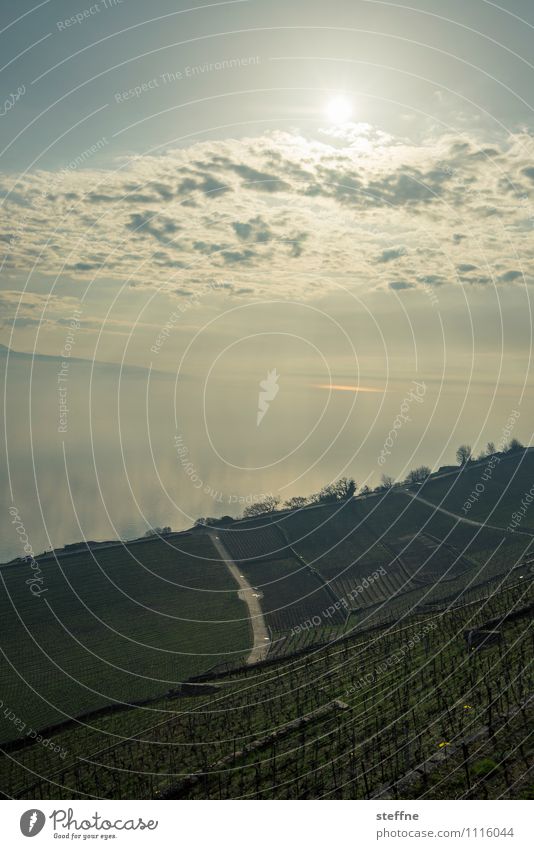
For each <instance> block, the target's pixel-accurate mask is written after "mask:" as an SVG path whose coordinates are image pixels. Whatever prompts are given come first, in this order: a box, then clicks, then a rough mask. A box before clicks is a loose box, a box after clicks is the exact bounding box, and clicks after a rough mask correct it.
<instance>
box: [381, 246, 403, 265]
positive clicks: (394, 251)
mask: <svg viewBox="0 0 534 849" xmlns="http://www.w3.org/2000/svg"><path fill="white" fill-rule="evenodd" d="M405 253H406V248H405V247H403V246H400V247H398V248H388V250H385V251H382V253H381V254H380V255H379V256H378V257H377V260H376V261H377V262H391V260H393V259H398V258H399V257H400V256H404V255H405Z"/></svg>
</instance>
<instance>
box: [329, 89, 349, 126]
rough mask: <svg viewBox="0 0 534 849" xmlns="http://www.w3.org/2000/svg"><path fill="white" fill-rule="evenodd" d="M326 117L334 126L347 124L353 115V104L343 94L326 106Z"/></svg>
mask: <svg viewBox="0 0 534 849" xmlns="http://www.w3.org/2000/svg"><path fill="white" fill-rule="evenodd" d="M325 115H326V117H327V118H328V120H329V121H330V122H331V123H332V124H345V123H346V122H347V121H349V120H350V117H351V115H352V104H351V103H350V101H349V100H348V99H347V98H346V97H344V96H343V95H342V94H338V95H337V96H336V97H333V98H332V100H330V101H329V102H328V103H327V104H326V107H325Z"/></svg>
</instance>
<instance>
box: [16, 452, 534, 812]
mask: <svg viewBox="0 0 534 849" xmlns="http://www.w3.org/2000/svg"><path fill="white" fill-rule="evenodd" d="M480 469H481V467H480V465H475V464H474V465H473V466H472V467H468V468H466V469H465V470H464V471H462V472H461V473H460V474H456V473H455V474H454V475H447V476H444V477H441V478H440V477H434V478H431V479H430V480H429V481H427V483H425V485H424V486H420V487H396V488H393V489H390V490H388V491H387V492H381V493H376V494H373V495H368V496H366V497H357V498H354V499H351V500H348V501H342V502H337V503H332V504H323V505H319V506H311V507H305V508H303V509H300V510H297V511H281V512H279V513H273V514H269V515H264V516H260V517H257V518H256V519H254V520H250V521H246V520H242V521H235V522H231V523H228V522H226V523H223V524H221V525H220V527H219V528H217V529H216V530H215V533H216V535H217V542H218V544H220V545H221V546H222V550H223V551H226V552H227V554H228V558H229V559H231V560H233V561H234V562H235V564H236V565H237V567H238V569H239V572H240V575H241V577H243V579H244V580H247V581H248V583H249V585H250V588H251V591H253V592H254V593H255V596H256V597H257V598H258V599H259V603H260V606H261V610H262V613H263V616H264V618H265V622H266V624H267V627H268V628H269V633H270V635H271V644H270V651H269V654H268V657H267V660H266V661H263V662H261V663H258V664H256V665H253V666H248V667H247V666H245V664H244V659H245V657H246V656H247V654H248V650H249V648H250V645H251V635H250V628H249V623H248V619H247V607H246V606H245V604H244V603H243V602H242V601H241V600H240V599H239V597H238V594H237V585H236V583H235V582H234V580H233V578H232V577H231V574H230V571H229V570H228V569H227V568H226V566H225V564H224V563H223V562H221V561H220V560H217V557H218V555H217V552H216V551H215V549H214V547H213V544H212V541H211V540H210V536H209V533H213V532H209V531H206V530H204V529H203V528H197V529H195V531H193V532H191V533H189V534H181V535H171V536H170V537H168V538H164V539H154V540H149V541H148V542H146V541H145V542H141V541H140V542H137V543H131V544H129V545H125V546H123V547H120V546H119V547H109V548H101V549H97V550H93V551H92V552H88V551H80V552H74V553H71V554H69V555H68V556H63V557H59V558H58V559H57V561H56V560H54V559H47V560H46V561H42V564H41V565H42V569H43V574H44V575H45V578H46V585H47V587H48V594H47V595H46V596H45V597H43V598H41V599H36V598H34V597H32V595H31V594H30V593H29V592H28V589H27V587H26V585H25V583H24V579H25V571H24V570H25V569H27V567H25V566H24V565H23V564H20V563H19V564H12V565H9V566H4V567H2V569H1V570H0V574H1V575H2V578H3V582H2V583H3V589H4V595H3V600H2V605H1V613H2V617H3V621H4V622H5V623H6V627H5V629H4V635H5V636H4V639H3V644H2V648H3V650H4V653H5V656H6V662H4V664H3V675H4V682H5V684H4V690H3V692H4V693H5V696H4V697H3V702H4V708H6V707H7V708H9V710H11V711H12V712H13V713H14V714H15V717H16V718H19V719H20V720H21V721H23V722H24V726H25V729H27V728H29V727H31V728H33V729H36V730H41V729H44V728H49V729H50V731H49V732H47V733H48V737H50V738H51V740H52V741H53V744H54V745H55V746H56V747H57V751H60V752H66V753H67V754H66V755H65V756H63V755H61V762H60V761H59V760H58V757H59V756H58V754H57V753H55V752H53V751H49V749H48V748H47V747H43V745H39V744H33V745H32V744H31V741H28V738H27V733H28V732H27V730H26V732H25V733H24V730H22V731H21V728H20V723H17V721H16V719H13V718H9V717H8V715H7V714H8V713H9V711H5V710H4V714H3V715H2V723H3V725H2V733H3V739H4V740H5V741H10V742H9V745H8V748H9V757H7V758H4V759H3V760H2V762H1V765H0V775H2V780H3V785H2V786H4V787H7V788H8V790H9V792H10V793H16V794H18V795H23V796H24V797H25V798H31V797H32V794H33V795H34V796H35V798H42V797H46V796H49V797H52V798H62V796H64V797H65V798H70V797H72V796H74V797H76V796H77V795H78V796H79V797H80V798H83V797H84V795H85V794H91V795H97V796H103V797H110V798H113V797H122V798H135V797H137V796H139V797H143V796H152V795H157V796H161V795H167V796H171V797H179V798H236V797H241V796H247V797H257V798H265V797H269V798H295V797H297V798H308V797H309V798H316V797H323V796H324V797H325V798H353V797H357V798H368V797H371V796H377V795H381V796H386V797H393V798H396V797H400V798H411V797H413V798H419V797H425V796H430V797H431V798H439V797H441V796H442V797H444V798H445V797H448V798H453V797H454V798H456V797H462V798H464V797H469V795H473V796H474V797H477V798H479V797H483V796H484V794H486V795H489V796H490V797H493V796H497V795H499V794H502V793H503V792H505V793H507V794H508V795H510V796H511V797H512V798H517V797H520V796H522V795H525V794H526V795H532V787H531V785H529V783H528V781H527V779H526V777H525V771H526V769H527V763H528V764H530V759H531V754H532V752H531V746H530V744H528V742H527V740H526V736H525V728H526V725H527V724H528V722H529V721H530V719H531V710H532V701H531V697H532V694H533V687H532V684H533V682H532V676H531V666H530V663H529V658H530V657H531V653H532V637H531V631H530V628H531V624H532V610H533V597H532V582H533V575H534V553H533V551H532V549H533V539H534V537H533V535H531V533H530V532H529V530H528V527H529V526H528V524H527V517H528V513H527V517H525V522H524V525H522V527H521V530H520V531H518V530H515V531H513V530H510V529H507V528H506V526H505V524H504V520H505V519H506V517H507V516H509V515H511V514H512V513H513V512H514V511H516V510H517V505H518V503H520V501H521V498H522V497H523V492H524V488H525V486H526V484H527V483H528V479H529V476H530V479H534V458H533V457H532V453H531V452H525V453H522V454H521V455H520V456H519V457H515V458H510V459H507V460H506V461H503V462H502V463H499V464H497V465H496V467H495V470H494V481H493V482H494V486H493V488H490V487H489V486H488V490H487V492H485V495H486V496H487V497H486V500H485V501H483V499H482V498H481V499H480V500H479V503H477V507H476V511H478V513H476V512H475V508H473V511H472V512H471V513H470V516H469V519H467V518H466V517H464V516H463V515H462V511H461V506H462V504H463V503H464V501H465V498H466V492H468V491H471V489H472V488H473V485H476V479H477V476H480ZM507 475H508V477H507ZM529 487H530V484H529ZM462 499H463V501H462ZM433 504H434V505H435V506H433ZM483 511H485V512H483ZM475 515H478V516H479V517H481V518H479V519H476V518H475ZM486 516H487V517H488V519H490V521H489V522H488V524H484V517H486ZM498 519H500V522H499V521H498ZM45 599H46V600H45ZM470 629H475V630H477V629H482V630H489V631H494V632H495V635H494V637H492V639H491V641H490V642H489V643H488V644H487V645H485V646H484V647H483V648H481V649H480V650H474V651H470V650H469V647H468V644H467V640H466V634H467V632H468V631H469V630H470ZM475 648H476V646H475ZM17 673H18V674H17ZM24 679H25V680H26V682H27V683H23V682H24ZM136 703H141V704H140V705H139V706H137V707H134V708H129V707H128V705H129V704H136ZM117 706H118V707H120V708H121V709H120V710H119V711H117V710H112V709H111V708H116V707H117ZM71 717H83V721H82V722H72V721H70V722H69V719H70V718H71ZM137 735H139V737H138V736H137ZM132 737H135V739H133V740H132V739H130V738H132ZM143 741H144V742H143ZM95 753H96V755H95ZM93 755H95V757H93ZM95 764H96V765H95ZM488 765H489V766H488ZM102 767H104V768H102ZM28 770H30V771H34V772H35V773H36V774H37V775H39V776H42V778H40V779H39V780H38V782H37V783H35V782H33V781H29V778H28ZM125 770H126V772H125ZM145 773H148V775H145ZM199 773H200V774H201V775H203V776H204V777H201V778H200V779H199V778H195V777H192V776H197V775H198V774H199ZM47 776H49V777H50V779H51V783H48V779H47Z"/></svg>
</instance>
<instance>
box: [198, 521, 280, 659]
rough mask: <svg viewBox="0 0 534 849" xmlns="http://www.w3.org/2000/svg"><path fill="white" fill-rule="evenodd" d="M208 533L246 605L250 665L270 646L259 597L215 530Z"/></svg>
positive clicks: (263, 657)
mask: <svg viewBox="0 0 534 849" xmlns="http://www.w3.org/2000/svg"><path fill="white" fill-rule="evenodd" d="M208 535H209V537H210V539H211V541H212V542H213V545H214V546H215V548H216V549H217V551H218V552H219V554H220V556H221V559H222V560H223V561H224V563H225V565H226V566H227V567H228V569H229V571H230V574H231V575H232V577H233V578H234V579H235V581H236V583H237V585H238V587H239V590H238V596H239V598H240V599H241V600H242V601H244V602H245V604H246V605H247V607H248V614H249V619H250V625H251V627H252V636H253V644H252V649H251V652H250V654H249V656H248V657H247V660H246V663H247V666H250V665H251V664H253V663H258V661H260V660H265V658H266V657H267V654H268V652H269V648H270V646H271V638H270V636H269V631H268V628H267V625H266V623H265V619H264V616H263V611H262V609H261V605H260V601H259V598H257V597H256V596H255V595H254V590H253V588H252V587H251V586H250V584H249V582H248V581H247V579H246V578H245V576H244V575H242V574H241V571H240V569H239V566H238V565H237V564H236V562H235V561H234V560H232V558H231V557H230V554H229V553H228V551H227V549H226V546H225V545H224V544H223V543H222V542H221V540H220V539H219V537H218V536H217V534H216V533H215V531H208Z"/></svg>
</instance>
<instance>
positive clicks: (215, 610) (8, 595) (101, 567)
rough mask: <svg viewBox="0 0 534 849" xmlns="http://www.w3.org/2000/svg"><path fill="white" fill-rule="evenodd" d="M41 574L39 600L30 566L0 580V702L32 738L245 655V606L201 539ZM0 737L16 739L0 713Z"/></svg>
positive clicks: (120, 551)
mask: <svg viewBox="0 0 534 849" xmlns="http://www.w3.org/2000/svg"><path fill="white" fill-rule="evenodd" d="M41 566H42V574H43V577H44V585H43V586H44V587H46V593H44V594H43V595H42V596H41V597H40V598H37V597H34V596H33V595H32V594H31V592H30V591H29V588H28V585H27V584H26V583H25V582H26V580H27V579H28V577H29V575H31V574H32V572H31V569H30V567H29V566H28V565H26V564H21V563H14V564H13V565H9V566H4V567H2V569H1V570H0V576H1V579H2V582H1V587H2V592H1V598H0V617H1V620H2V626H3V628H2V631H3V636H2V650H3V657H2V682H3V685H2V697H1V698H2V701H3V706H4V708H5V709H7V712H12V713H13V714H15V716H17V717H20V718H22V720H23V721H24V722H25V724H26V726H27V727H28V728H34V729H37V730H39V729H41V728H45V727H48V726H52V725H54V724H56V723H58V722H63V721H65V720H68V719H70V717H71V716H79V715H81V714H85V713H90V712H92V711H95V710H97V709H99V708H102V707H105V706H106V705H110V704H118V705H128V704H130V703H131V702H137V701H142V700H145V699H151V698H155V697H157V696H161V695H163V694H165V693H167V692H168V691H170V690H174V689H179V688H180V686H181V683H182V682H183V681H185V680H187V679H188V678H189V677H190V676H191V675H195V674H198V673H200V672H203V671H205V670H207V669H209V668H210V667H211V666H214V665H215V664H216V663H218V662H220V661H221V660H228V659H229V658H232V659H233V660H234V661H235V662H239V660H240V658H242V657H243V656H244V655H245V654H246V653H247V651H248V649H249V647H250V643H251V638H250V632H249V625H248V620H247V611H246V606H245V605H244V604H243V602H241V601H240V600H239V599H238V597H237V592H236V585H235V582H234V580H233V579H232V578H231V576H230V574H229V572H228V570H227V569H226V568H225V567H224V565H223V564H221V563H220V562H219V561H218V560H217V554H216V552H215V550H214V549H213V547H212V545H211V542H210V540H209V538H208V537H207V536H206V535H198V536H194V535H192V536H189V537H181V536H180V537H174V538H172V539H167V540H160V539H155V540H150V541H148V542H142V543H139V544H132V545H130V546H124V547H123V546H119V547H114V548H109V549H100V550H99V551H98V552H94V553H93V554H90V553H88V552H79V553H75V554H72V555H70V556H68V557H64V558H59V559H58V560H57V561H56V560H54V559H46V560H43V561H42V563H41ZM21 675H22V679H21ZM66 681H68V686H67V685H66ZM66 686H67V689H66ZM0 733H1V735H2V740H4V741H5V740H10V739H12V738H14V737H17V736H18V734H19V731H18V729H17V725H16V724H15V723H14V721H13V720H8V719H6V717H5V716H4V712H2V713H0Z"/></svg>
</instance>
